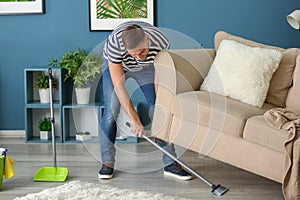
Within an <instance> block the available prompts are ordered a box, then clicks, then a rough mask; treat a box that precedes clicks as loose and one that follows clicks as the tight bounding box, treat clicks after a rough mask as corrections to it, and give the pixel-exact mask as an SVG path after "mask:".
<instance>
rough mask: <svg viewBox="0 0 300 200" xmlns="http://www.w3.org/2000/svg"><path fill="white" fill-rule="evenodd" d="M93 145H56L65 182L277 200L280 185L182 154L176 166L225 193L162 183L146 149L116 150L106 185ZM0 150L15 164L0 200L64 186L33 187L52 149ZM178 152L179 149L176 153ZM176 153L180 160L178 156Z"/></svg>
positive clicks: (19, 142) (19, 146) (153, 153)
mask: <svg viewBox="0 0 300 200" xmlns="http://www.w3.org/2000/svg"><path fill="white" fill-rule="evenodd" d="M98 146H99V145H97V144H57V165H58V167H67V168H68V169H69V175H68V178H67V182H69V181H73V180H80V181H83V182H91V183H100V184H106V185H107V184H109V185H112V186H115V187H120V188H124V189H136V190H143V191H149V192H157V193H165V194H171V195H176V196H180V197H186V198H190V199H200V200H202V199H203V200H208V199H222V200H223V199H224V200H253V199H255V200H268V199H270V200H282V199H283V196H282V192H281V184H279V183H276V182H273V181H271V180H268V179H265V178H263V177H260V176H257V175H255V174H252V173H249V172H246V171H244V170H241V169H238V168H235V167H233V166H230V165H228V164H225V163H222V162H219V161H216V160H214V159H211V158H207V157H202V156H201V155H198V154H196V153H194V152H191V151H184V150H182V149H181V151H179V153H180V152H181V153H182V154H183V156H182V157H181V160H182V161H183V162H185V163H186V164H188V165H189V166H190V167H191V168H193V169H194V170H195V171H197V172H198V173H200V174H201V175H203V176H204V177H206V178H207V179H209V180H210V181H212V182H213V183H215V184H219V183H220V184H221V185H222V186H225V187H227V188H229V191H228V192H227V193H226V194H225V195H223V196H222V197H218V196H215V195H213V194H212V193H211V192H210V188H209V187H208V186H207V185H206V184H204V183H203V182H202V181H200V180H199V179H197V178H194V179H193V180H191V181H179V180H175V179H173V178H167V177H164V176H163V174H162V165H161V161H160V159H161V158H160V152H158V151H157V150H156V149H155V147H153V146H151V145H150V144H149V143H147V142H145V141H142V142H140V143H138V144H118V156H117V160H118V162H117V163H116V168H117V170H116V173H115V176H114V178H113V179H111V180H106V181H104V180H99V179H98V178H97V173H98V171H99V167H100V163H99V161H98V160H99V159H100V158H99V157H100V156H99V152H98V149H99V147H98ZM0 147H5V148H8V150H9V152H8V155H9V156H10V157H11V158H12V159H13V160H14V161H15V164H14V170H15V173H16V174H15V176H14V177H13V178H11V179H10V180H4V182H3V186H2V190H1V191H0V199H1V200H9V199H14V198H15V197H20V196H24V195H26V194H27V193H35V192H39V191H41V190H43V189H46V188H51V187H56V186H59V185H62V184H63V183H55V182H33V177H34V174H35V173H36V171H37V170H38V169H39V168H41V167H46V166H52V147H51V144H30V143H24V139H7V138H0ZM178 149H179V148H178ZM181 153H180V154H181Z"/></svg>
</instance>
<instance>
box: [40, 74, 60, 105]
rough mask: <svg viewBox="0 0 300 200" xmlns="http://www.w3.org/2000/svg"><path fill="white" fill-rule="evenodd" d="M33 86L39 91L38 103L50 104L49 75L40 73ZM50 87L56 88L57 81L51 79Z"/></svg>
mask: <svg viewBox="0 0 300 200" xmlns="http://www.w3.org/2000/svg"><path fill="white" fill-rule="evenodd" d="M35 86H36V88H37V89H38V91H39V95H40V102H41V103H49V102H50V90H49V75H47V74H44V73H41V74H40V75H39V77H38V78H37V80H36V82H35ZM52 87H53V88H55V89H57V88H58V80H57V79H56V78H53V79H52Z"/></svg>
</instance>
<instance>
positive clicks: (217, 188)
mask: <svg viewBox="0 0 300 200" xmlns="http://www.w3.org/2000/svg"><path fill="white" fill-rule="evenodd" d="M130 125H131V124H130V123H129V122H126V126H128V127H130ZM143 138H144V139H146V140H147V141H148V142H149V143H151V144H152V145H154V146H155V147H156V148H158V149H159V150H160V151H161V152H163V153H164V154H166V155H167V156H169V157H170V158H172V159H173V160H174V161H176V162H177V163H179V164H180V165H182V166H183V168H185V169H186V170H187V171H189V172H190V173H191V174H193V175H194V176H196V177H197V178H198V179H200V180H201V181H203V182H204V183H206V184H207V185H208V186H209V187H211V188H212V190H211V192H212V193H213V194H215V195H217V196H222V195H223V194H225V193H226V192H227V191H228V189H227V188H226V187H223V186H221V185H220V184H218V185H215V184H213V183H212V182H210V181H209V180H207V179H206V178H204V177H203V176H201V175H200V174H198V173H197V172H195V171H194V170H193V169H191V168H190V167H189V166H187V165H186V164H185V163H183V162H182V161H180V160H179V159H178V158H176V157H175V156H173V155H172V154H170V153H169V152H167V151H166V150H164V149H163V148H161V147H160V146H159V145H158V144H156V143H155V142H154V141H152V140H151V139H150V138H149V137H148V136H146V135H145V134H143Z"/></svg>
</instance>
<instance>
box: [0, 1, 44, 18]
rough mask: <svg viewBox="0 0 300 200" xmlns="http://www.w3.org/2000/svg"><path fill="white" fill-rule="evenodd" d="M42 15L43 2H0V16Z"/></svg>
mask: <svg viewBox="0 0 300 200" xmlns="http://www.w3.org/2000/svg"><path fill="white" fill-rule="evenodd" d="M44 13H45V2H44V0H0V15H17V14H44Z"/></svg>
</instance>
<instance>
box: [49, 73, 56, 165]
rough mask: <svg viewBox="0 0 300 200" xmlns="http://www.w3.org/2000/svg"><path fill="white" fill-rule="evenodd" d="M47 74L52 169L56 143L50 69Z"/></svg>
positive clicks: (54, 163)
mask: <svg viewBox="0 0 300 200" xmlns="http://www.w3.org/2000/svg"><path fill="white" fill-rule="evenodd" d="M48 72H49V90H50V121H51V134H52V154H53V167H56V143H55V142H56V141H55V133H54V108H53V92H52V80H53V77H52V69H51V68H49V69H48Z"/></svg>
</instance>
